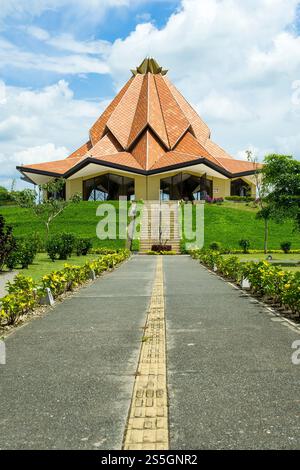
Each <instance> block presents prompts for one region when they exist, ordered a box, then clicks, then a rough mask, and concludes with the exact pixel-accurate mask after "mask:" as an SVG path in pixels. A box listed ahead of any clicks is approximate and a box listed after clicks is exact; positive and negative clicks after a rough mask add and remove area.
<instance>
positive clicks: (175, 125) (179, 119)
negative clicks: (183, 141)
mask: <svg viewBox="0 0 300 470" xmlns="http://www.w3.org/2000/svg"><path fill="white" fill-rule="evenodd" d="M154 80H155V83H156V88H157V92H158V97H159V101H160V105H161V109H162V114H163V117H164V122H165V126H166V130H167V135H168V140H169V144H170V149H172V148H173V147H174V146H175V145H176V143H177V142H178V140H179V139H180V137H181V136H182V135H183V134H184V132H186V130H187V129H188V128H189V127H190V123H189V121H188V120H187V118H186V117H185V115H184V114H183V112H182V111H181V108H180V107H179V105H178V104H177V102H176V100H175V99H174V97H173V95H172V93H171V92H170V90H169V87H168V86H167V84H166V82H165V81H164V79H163V77H162V76H161V75H155V76H154Z"/></svg>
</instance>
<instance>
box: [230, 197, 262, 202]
mask: <svg viewBox="0 0 300 470" xmlns="http://www.w3.org/2000/svg"><path fill="white" fill-rule="evenodd" d="M225 200H226V201H235V202H254V201H255V197H251V196H226V197H225Z"/></svg>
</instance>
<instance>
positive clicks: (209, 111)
mask: <svg viewBox="0 0 300 470" xmlns="http://www.w3.org/2000/svg"><path fill="white" fill-rule="evenodd" d="M196 109H197V111H198V112H199V114H205V116H206V119H208V120H214V121H221V122H236V121H249V120H250V119H252V118H253V115H252V114H251V112H250V110H249V109H247V108H244V107H243V105H242V104H241V103H239V102H238V101H237V100H236V98H235V97H232V98H231V97H228V96H224V95H221V94H218V93H217V92H216V91H215V90H212V91H211V92H210V93H209V95H207V96H206V97H205V98H204V99H203V100H202V101H201V102H200V103H199V104H198V105H197V106H196Z"/></svg>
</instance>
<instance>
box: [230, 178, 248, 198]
mask: <svg viewBox="0 0 300 470" xmlns="http://www.w3.org/2000/svg"><path fill="white" fill-rule="evenodd" d="M230 194H231V196H242V197H246V196H251V187H250V185H249V184H248V183H246V182H245V181H244V180H242V179H241V178H239V179H237V180H234V181H231V191H230Z"/></svg>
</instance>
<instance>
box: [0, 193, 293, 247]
mask: <svg viewBox="0 0 300 470" xmlns="http://www.w3.org/2000/svg"><path fill="white" fill-rule="evenodd" d="M114 204H115V203H114ZM98 206H99V203H98V202H96V203H94V202H82V203H80V204H78V205H72V206H70V207H68V208H67V209H66V211H65V212H64V213H63V214H62V215H60V216H59V217H58V218H57V219H56V220H55V221H54V223H53V226H52V228H51V231H52V233H56V232H62V231H65V232H72V233H75V234H76V235H78V236H82V237H90V238H92V239H93V244H94V246H95V247H96V246H106V247H119V248H121V247H124V246H125V241H124V240H118V239H117V240H99V239H98V238H97V237H96V226H97V223H98V222H99V220H100V219H99V217H97V216H96V209H97V207H98ZM193 209H195V207H193ZM0 213H1V214H3V215H4V216H5V218H6V219H7V222H8V223H10V224H12V225H13V227H14V231H15V234H16V235H17V236H20V235H26V234H30V233H34V232H39V233H41V234H42V235H43V236H44V233H45V232H44V228H43V226H42V225H41V224H40V222H39V221H38V220H37V219H36V218H35V217H34V216H33V215H32V214H31V213H30V212H29V211H27V210H25V209H20V208H18V207H0ZM255 215H256V210H255V209H252V208H250V207H249V206H246V205H245V204H234V203H225V204H223V205H221V206H218V205H210V204H206V205H205V246H209V244H210V243H212V242H213V241H217V242H220V243H221V244H222V246H223V247H229V248H239V246H238V242H239V240H240V239H241V238H247V239H249V240H250V242H251V248H252V249H263V232H264V230H263V222H262V221H260V220H257V219H256V218H255ZM286 240H289V241H291V242H292V248H294V249H297V248H298V249H300V233H299V232H298V233H296V232H293V226H292V223H291V222H285V223H284V224H276V223H275V222H271V223H270V240H269V248H270V249H280V243H281V242H283V241H286Z"/></svg>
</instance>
